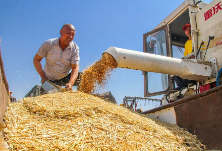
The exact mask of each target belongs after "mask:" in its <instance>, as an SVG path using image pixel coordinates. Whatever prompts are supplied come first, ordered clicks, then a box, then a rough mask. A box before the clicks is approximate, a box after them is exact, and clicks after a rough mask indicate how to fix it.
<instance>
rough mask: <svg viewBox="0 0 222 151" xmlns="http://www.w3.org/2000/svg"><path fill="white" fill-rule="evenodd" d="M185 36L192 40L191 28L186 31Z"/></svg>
mask: <svg viewBox="0 0 222 151" xmlns="http://www.w3.org/2000/svg"><path fill="white" fill-rule="evenodd" d="M184 32H185V34H186V35H187V36H188V37H189V38H190V37H191V29H190V27H187V28H186V29H185V30H184Z"/></svg>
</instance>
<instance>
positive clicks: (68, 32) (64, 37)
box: [60, 24, 75, 46]
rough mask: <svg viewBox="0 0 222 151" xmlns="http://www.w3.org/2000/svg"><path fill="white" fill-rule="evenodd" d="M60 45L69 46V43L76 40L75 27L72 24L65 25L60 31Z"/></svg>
mask: <svg viewBox="0 0 222 151" xmlns="http://www.w3.org/2000/svg"><path fill="white" fill-rule="evenodd" d="M60 35H61V36H60V43H61V44H63V45H67V46H68V45H69V43H70V42H71V41H72V40H73V39H74V36H75V27H74V26H73V25H71V24H65V25H63V26H62V28H61V30H60Z"/></svg>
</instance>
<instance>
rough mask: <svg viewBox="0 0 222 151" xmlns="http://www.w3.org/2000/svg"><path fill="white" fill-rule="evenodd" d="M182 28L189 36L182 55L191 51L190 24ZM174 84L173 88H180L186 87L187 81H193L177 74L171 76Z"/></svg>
mask: <svg viewBox="0 0 222 151" xmlns="http://www.w3.org/2000/svg"><path fill="white" fill-rule="evenodd" d="M182 29H183V30H184V33H185V34H186V35H187V37H188V38H189V39H188V40H187V42H186V43H185V50H184V56H186V55H189V54H190V53H191V52H192V40H191V28H190V24H186V25H184V26H183V28H182ZM173 78H174V80H175V82H176V84H177V86H178V87H177V88H175V89H174V90H181V89H182V88H183V87H186V86H187V84H188V83H195V81H191V80H184V79H182V78H181V77H179V76H173Z"/></svg>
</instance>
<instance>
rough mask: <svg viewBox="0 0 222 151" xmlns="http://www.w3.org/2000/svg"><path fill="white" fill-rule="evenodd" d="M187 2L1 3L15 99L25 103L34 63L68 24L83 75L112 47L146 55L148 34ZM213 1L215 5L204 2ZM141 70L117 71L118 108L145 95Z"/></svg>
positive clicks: (36, 79)
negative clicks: (46, 43)
mask: <svg viewBox="0 0 222 151" xmlns="http://www.w3.org/2000/svg"><path fill="white" fill-rule="evenodd" d="M182 2H183V0H169V1H165V0H158V1H157V0H156V1H154V0H94V1H93V0H64V1H60V0H47V1H45V0H38V1H37V0H36V1H34V0H22V1H18V0H0V20H1V21H0V37H1V39H2V41H1V50H2V56H3V61H4V68H5V72H6V77H7V80H8V83H9V88H10V90H11V91H12V92H13V96H14V97H16V98H17V99H21V98H23V97H24V95H25V94H26V93H27V92H28V91H29V90H30V89H31V88H32V87H34V86H35V85H37V84H40V76H39V75H38V73H37V72H36V70H35V68H34V65H33V63H32V60H33V57H34V55H35V54H36V52H37V50H38V49H39V47H40V46H41V44H42V43H43V42H44V41H45V40H47V39H51V38H56V37H59V36H60V35H59V30H60V28H61V27H62V25H63V24H65V23H71V24H73V25H74V26H75V28H76V35H75V38H74V41H75V42H76V43H77V45H78V46H79V48H80V58H81V60H80V71H83V69H85V68H86V67H87V66H89V65H91V64H92V63H94V62H95V61H96V60H98V59H99V58H100V57H101V55H102V53H103V52H104V51H105V50H107V49H108V48H109V47H111V46H115V47H120V48H125V49H131V50H137V51H143V34H144V33H147V32H149V31H150V30H152V29H153V28H155V27H156V26H157V25H158V24H159V23H160V22H161V21H162V20H163V19H165V18H166V17H167V16H168V15H169V14H170V13H171V12H172V11H173V10H174V9H175V8H177V7H178V6H179V5H180V4H181V3H182ZM205 2H208V3H209V2H210V0H205ZM143 87H144V86H143V76H142V72H141V71H134V70H128V69H119V68H118V69H115V70H114V72H113V74H112V76H111V78H110V80H109V83H108V84H107V86H106V90H104V91H111V92H112V94H113V95H114V97H115V98H116V100H117V102H118V104H120V103H122V100H123V98H124V97H125V96H139V97H143V96H144V90H143Z"/></svg>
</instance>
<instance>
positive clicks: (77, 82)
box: [50, 72, 82, 86]
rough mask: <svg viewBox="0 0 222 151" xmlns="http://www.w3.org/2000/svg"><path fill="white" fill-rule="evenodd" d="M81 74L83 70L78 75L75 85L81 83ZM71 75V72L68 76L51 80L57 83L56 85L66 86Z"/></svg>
mask: <svg viewBox="0 0 222 151" xmlns="http://www.w3.org/2000/svg"><path fill="white" fill-rule="evenodd" d="M81 76H82V72H79V73H78V77H77V79H76V81H75V83H74V86H79V83H80V81H81ZM70 77H71V72H70V73H69V74H68V75H67V76H66V77H64V78H62V79H59V80H54V81H52V80H50V81H51V82H53V83H55V84H56V85H59V86H65V85H66V84H67V83H68V82H69V80H70Z"/></svg>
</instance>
